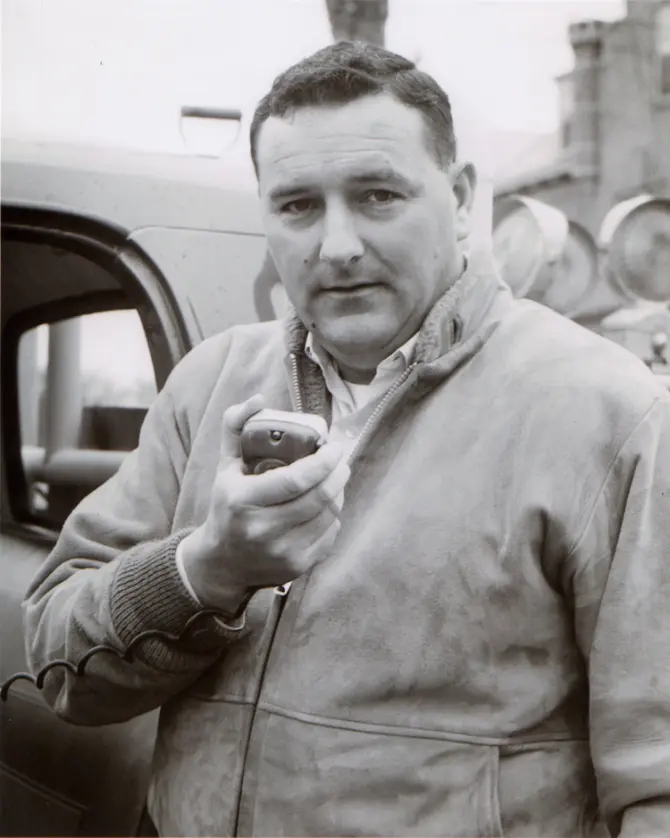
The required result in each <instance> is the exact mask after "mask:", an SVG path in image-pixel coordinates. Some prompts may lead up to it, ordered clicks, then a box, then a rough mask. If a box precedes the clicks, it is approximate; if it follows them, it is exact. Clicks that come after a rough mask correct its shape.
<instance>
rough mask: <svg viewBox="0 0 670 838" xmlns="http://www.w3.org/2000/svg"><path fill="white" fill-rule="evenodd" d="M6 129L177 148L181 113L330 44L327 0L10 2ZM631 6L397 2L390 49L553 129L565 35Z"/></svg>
mask: <svg viewBox="0 0 670 838" xmlns="http://www.w3.org/2000/svg"><path fill="white" fill-rule="evenodd" d="M2 7H3V9H2V11H3V28H2V29H3V31H2V40H3V82H2V88H3V89H2V92H3V134H4V135H5V136H25V135H29V136H40V137H59V138H75V139H78V140H85V141H88V140H94V141H96V142H103V143H105V144H116V143H121V144H132V145H137V146H141V147H145V148H156V149H166V150H167V149H175V148H176V147H178V146H180V145H182V139H181V136H180V134H179V130H178V118H177V114H178V111H179V107H180V106H181V105H183V104H203V105H212V106H214V105H218V106H228V107H239V108H242V109H243V110H244V111H245V113H247V114H248V113H249V111H250V110H251V109H253V105H254V104H255V102H256V101H257V100H258V99H259V98H260V96H262V95H263V93H264V92H265V91H266V89H267V87H268V85H269V84H270V82H271V81H272V78H273V77H274V75H275V74H276V73H277V72H278V71H280V70H281V69H282V68H283V67H285V66H286V65H287V64H288V63H290V62H292V61H294V60H296V59H298V58H300V57H301V56H302V55H304V54H306V53H308V52H310V51H312V50H314V49H317V48H319V47H320V46H323V45H324V44H326V43H328V42H329V40H330V30H329V26H328V19H327V14H326V9H325V0H3V3H2ZM624 7H625V3H624V0H591V2H574V0H389V9H390V11H389V20H388V24H387V30H386V35H387V46H388V47H389V48H390V49H393V50H396V51H398V52H401V53H404V54H406V55H407V56H408V57H410V58H415V59H416V58H418V59H419V60H420V61H421V64H422V66H423V67H424V69H426V70H428V71H429V72H431V73H433V75H435V76H436V77H437V78H438V80H439V81H440V82H441V83H442V84H443V85H444V86H445V87H446V88H447V89H448V90H449V91H450V92H451V93H452V94H453V95H454V97H455V99H456V104H457V106H458V103H459V102H461V103H463V104H464V106H465V107H466V108H468V109H469V111H470V112H471V113H472V114H474V116H475V119H483V120H485V121H486V122H487V123H490V124H491V125H492V126H494V127H496V128H507V129H512V130H520V131H538V132H544V131H549V130H552V129H553V128H554V127H555V125H556V118H557V97H556V92H555V86H554V83H553V78H554V77H555V76H556V75H557V74H559V73H562V72H565V71H566V70H568V69H570V66H571V50H570V47H569V45H568V41H567V34H566V27H567V25H568V23H569V22H570V21H572V20H576V19H580V18H585V17H599V18H604V19H612V18H615V17H618V16H620V15H621V14H622V13H623V11H624Z"/></svg>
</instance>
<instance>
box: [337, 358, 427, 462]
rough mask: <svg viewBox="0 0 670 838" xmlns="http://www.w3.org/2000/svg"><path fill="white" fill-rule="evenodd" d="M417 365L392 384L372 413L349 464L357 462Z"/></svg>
mask: <svg viewBox="0 0 670 838" xmlns="http://www.w3.org/2000/svg"><path fill="white" fill-rule="evenodd" d="M416 366H417V364H416V361H415V362H414V363H412V364H410V365H409V366H408V367H407V369H406V370H405V371H404V372H403V373H402V374H401V375H399V376H398V377H397V378H396V380H395V381H394V382H393V384H391V386H390V387H389V389H388V390H387V391H386V393H385V394H384V397H383V398H382V400H381V401H380V402H379V404H378V405H377V407H376V408H375V409H374V410H373V411H372V413H371V414H370V416H369V417H368V420H367V422H366V423H365V425H363V430H362V431H361V432H360V434H359V435H358V439H357V440H356V444H355V445H354V447H353V448H352V450H351V452H350V454H349V457H348V463H349V465H351V464H352V463H353V461H354V460H355V458H356V456H357V454H358V452H359V451H360V449H361V448H362V447H363V443H364V442H366V441H367V439H368V438H369V437H370V436H371V434H372V431H373V430H374V428H375V426H376V425H377V424H378V422H379V418H380V417H381V415H382V413H383V412H384V410H385V408H386V406H387V405H388V403H389V401H390V400H391V399H392V398H393V396H394V395H395V394H396V393H397V392H398V390H399V389H400V388H401V387H402V385H403V384H404V383H405V382H406V381H407V379H408V378H409V377H410V375H411V374H412V373H413V372H414V369H415V368H416Z"/></svg>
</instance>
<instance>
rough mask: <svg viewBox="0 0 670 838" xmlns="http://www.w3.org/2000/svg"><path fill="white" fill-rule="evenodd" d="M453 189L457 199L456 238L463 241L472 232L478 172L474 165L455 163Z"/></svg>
mask: <svg viewBox="0 0 670 838" xmlns="http://www.w3.org/2000/svg"><path fill="white" fill-rule="evenodd" d="M451 182H452V189H453V192H454V197H455V198H456V238H457V239H458V241H463V239H467V237H468V236H469V235H470V233H471V232H472V225H471V220H472V207H473V204H474V201H475V192H476V190H477V170H476V169H475V167H474V165H473V164H472V163H467V162H466V163H455V164H454V168H453V170H452V180H451Z"/></svg>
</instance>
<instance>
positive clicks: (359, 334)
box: [316, 314, 393, 356]
mask: <svg viewBox="0 0 670 838" xmlns="http://www.w3.org/2000/svg"><path fill="white" fill-rule="evenodd" d="M375 319H376V318H374V317H372V316H370V315H369V314H367V315H359V316H356V315H352V316H350V317H342V318H338V319H337V320H335V321H333V320H330V321H327V322H326V323H325V324H323V327H322V328H319V325H320V324H318V323H317V327H316V332H317V335H316V337H317V338H320V339H321V342H322V343H323V344H324V346H325V348H326V349H330V350H331V351H334V352H335V353H336V354H340V355H350V356H351V355H370V354H374V355H376V354H377V353H378V351H379V350H380V348H382V347H385V346H388V344H389V342H390V341H392V340H393V330H392V329H390V328H389V323H388V322H385V323H375V322H374V321H375Z"/></svg>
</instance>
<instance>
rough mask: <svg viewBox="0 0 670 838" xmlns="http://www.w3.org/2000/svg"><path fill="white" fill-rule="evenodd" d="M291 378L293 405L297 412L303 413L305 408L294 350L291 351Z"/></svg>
mask: <svg viewBox="0 0 670 838" xmlns="http://www.w3.org/2000/svg"><path fill="white" fill-rule="evenodd" d="M289 357H290V359H291V380H292V382H293V395H294V396H295V405H296V407H297V408H298V413H304V412H305V408H304V407H303V402H302V391H301V390H300V372H299V371H298V356H297V355H296V353H295V352H291V354H290V356H289Z"/></svg>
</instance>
